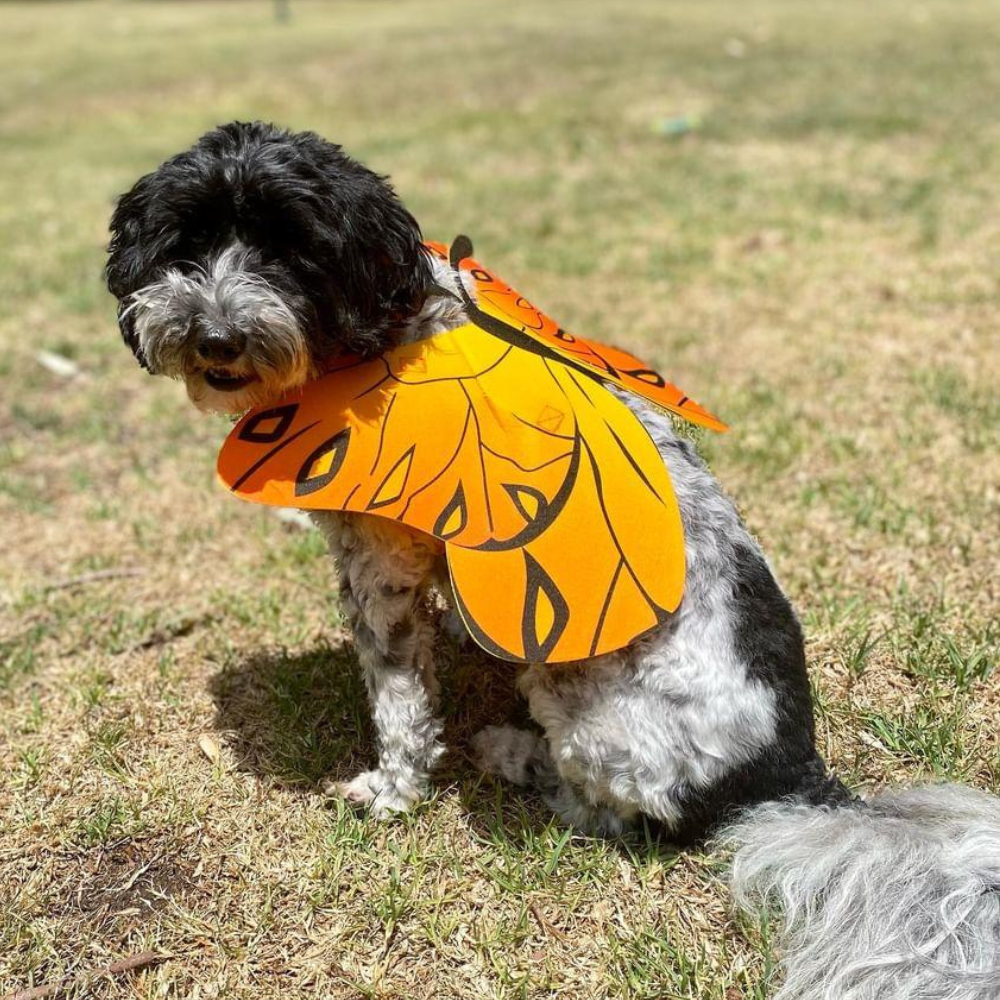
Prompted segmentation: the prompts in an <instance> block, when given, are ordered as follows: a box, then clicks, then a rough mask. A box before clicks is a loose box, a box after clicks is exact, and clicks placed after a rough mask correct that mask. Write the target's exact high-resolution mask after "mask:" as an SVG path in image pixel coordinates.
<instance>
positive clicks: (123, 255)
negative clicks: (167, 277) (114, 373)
mask: <svg viewBox="0 0 1000 1000" xmlns="http://www.w3.org/2000/svg"><path fill="white" fill-rule="evenodd" d="M152 188H153V175H152V174H147V175H146V176H145V177H143V178H141V179H140V180H138V181H137V182H136V183H135V185H134V186H133V187H132V189H131V190H130V191H128V192H126V193H125V194H123V195H122V196H121V197H120V198H119V199H118V204H117V206H116V207H115V211H114V214H113V215H112V217H111V242H110V243H109V244H108V260H107V263H106V264H105V267H104V277H105V280H106V281H107V285H108V291H110V292H111V294H112V295H114V296H115V298H116V299H118V326H119V329H120V330H121V332H122V337H123V338H124V340H125V343H126V344H128V346H129V347H130V348H131V349H132V353H133V354H134V355H135V357H136V360H137V361H138V362H139V364H140V365H142V367H143V368H146V369H148V368H149V364H148V362H147V360H146V358H145V356H144V355H143V353H142V348H141V347H140V345H139V338H138V335H137V334H136V331H135V323H134V321H133V318H132V311H131V309H130V308H129V306H130V302H129V297H130V296H131V295H132V293H133V292H134V291H136V290H137V289H139V288H141V287H142V285H143V284H144V283H145V281H144V278H145V276H146V274H147V273H148V272H149V270H150V267H151V263H152V260H151V256H150V253H149V251H148V250H147V243H146V241H145V239H144V233H145V231H146V229H147V225H146V222H147V219H148V216H149V207H150V199H151V197H152Z"/></svg>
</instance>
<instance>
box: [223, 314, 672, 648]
mask: <svg viewBox="0 0 1000 1000" xmlns="http://www.w3.org/2000/svg"><path fill="white" fill-rule="evenodd" d="M218 471H219V475H220V477H221V479H222V480H223V482H225V483H226V485H227V486H228V487H229V488H230V489H231V490H232V491H233V492H234V493H236V494H237V495H239V496H241V497H243V498H244V499H247V500H254V501H257V502H261V503H268V504H276V505H280V506H294V507H301V508H305V509H321V510H344V511H356V512H358V513H369V514H375V515H377V516H381V517H389V518H393V519H396V520H399V521H401V522H402V523H404V524H407V525H409V526H410V527H413V528H416V529H418V530H420V531H424V532H426V533H428V534H431V535H434V536H436V537H438V538H440V539H442V540H443V541H444V542H445V547H446V551H447V555H448V562H449V566H450V570H451V574H452V582H453V586H454V589H455V592H456V597H457V601H458V605H459V610H460V613H461V614H462V616H463V618H464V619H465V621H466V624H467V625H468V627H469V630H470V632H471V633H472V635H473V636H474V637H475V639H476V640H477V641H478V642H479V643H480V644H481V645H482V646H484V647H485V648H486V649H488V650H489V651H490V652H492V653H494V654H496V655H499V656H501V657H504V658H507V659H512V660H518V661H545V662H563V661H567V660H574V659H581V658H584V657H588V656H593V655H595V654H598V653H602V652H609V651H611V650H614V649H618V648H621V647H622V646H624V645H626V644H627V643H628V642H630V641H631V640H632V639H634V638H635V637H636V636H638V635H640V634H642V633H643V632H645V631H647V630H648V629H650V628H652V627H653V626H655V625H656V624H657V623H658V622H660V621H663V620H664V618H665V616H666V615H667V614H668V613H669V612H670V611H672V610H673V609H674V608H676V607H677V604H678V603H679V601H680V597H681V591H682V588H683V579H684V553H683V538H682V530H681V523H680V516H679V513H678V511H677V504H676V501H675V499H674V496H673V492H672V488H671V485H670V479H669V475H668V474H667V471H666V469H665V467H664V465H663V462H662V460H661V458H660V456H659V454H658V453H657V451H656V448H655V446H654V445H653V443H652V441H651V440H650V438H649V436H648V435H647V434H646V432H645V430H644V429H643V427H642V425H641V424H639V422H638V421H637V420H636V419H635V417H634V416H633V415H632V414H631V413H630V412H629V410H628V409H627V407H625V406H624V405H623V404H622V403H621V402H619V401H618V400H617V399H616V398H615V397H614V396H613V395H612V394H611V393H609V392H607V391H605V390H604V389H603V388H602V387H601V386H600V385H598V384H597V383H595V382H594V381H593V380H591V379H589V378H587V377H584V376H581V374H580V373H579V372H577V371H574V370H572V369H570V368H567V367H566V366H565V365H563V364H561V363H559V362H558V361H553V360H552V359H549V358H544V357H541V356H539V355H537V354H534V353H531V352H528V351H523V350H519V349H518V348H516V347H513V346H511V345H510V344H507V343H504V342H503V341H501V340H498V339H497V338H495V337H493V336H491V335H490V334H488V333H486V332H484V331H483V330H481V329H479V328H478V327H476V326H473V325H468V326H464V327H461V328H459V329H457V330H453V331H451V332H449V333H445V334H440V335H439V336H436V337H433V338H430V339H429V340H426V341H422V342H420V343H416V344H411V345H407V346H404V347H400V348H397V349H395V350H393V351H390V352H388V353H387V354H385V355H383V356H382V357H380V358H378V359H376V360H374V361H368V362H358V361H350V362H345V363H343V364H342V365H341V366H340V367H338V368H337V369H336V370H334V371H331V372H330V373H329V374H327V375H325V376H323V377H322V378H319V379H316V380H315V381H313V382H311V383H309V384H308V385H307V386H305V387H304V388H303V389H302V390H299V391H298V392H295V393H292V394H290V395H288V396H287V397H285V398H284V399H282V400H280V401H279V402H278V403H277V405H275V406H273V407H270V408H268V409H265V410H255V411H252V412H251V413H248V414H247V415H246V416H245V417H244V418H243V419H242V420H241V421H240V422H239V423H238V424H237V426H236V427H235V428H234V429H233V432H232V433H231V434H230V436H229V438H228V439H227V441H226V443H225V444H224V445H223V448H222V451H221V452H220V454H219V463H218Z"/></svg>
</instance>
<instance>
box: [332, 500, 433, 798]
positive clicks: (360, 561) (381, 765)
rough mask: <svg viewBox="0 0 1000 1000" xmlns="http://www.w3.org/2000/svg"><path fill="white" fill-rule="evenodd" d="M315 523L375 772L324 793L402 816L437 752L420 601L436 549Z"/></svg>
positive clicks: (364, 529) (404, 537)
mask: <svg viewBox="0 0 1000 1000" xmlns="http://www.w3.org/2000/svg"><path fill="white" fill-rule="evenodd" d="M316 520H317V522H318V523H319V525H320V527H321V528H322V530H323V531H324V533H325V534H326V536H327V539H328V541H329V543H330V549H331V551H332V553H333V555H334V558H335V559H336V561H337V567H338V571H339V579H340V603H341V607H342V608H343V610H344V613H345V614H346V615H347V618H348V620H349V622H350V625H351V628H352V629H353V631H354V642H355V646H356V648H357V651H358V660H359V662H360V664H361V671H362V674H363V676H364V681H365V687H366V688H367V690H368V699H369V702H370V704H371V711H372V719H373V721H374V724H375V733H376V737H377V740H378V767H377V768H375V769H374V770H372V771H364V772H362V773H361V774H359V775H358V776H357V777H356V778H354V779H353V780H351V781H348V782H339V783H336V784H335V785H334V786H333V788H332V789H331V790H333V791H336V792H337V793H338V794H340V795H343V796H344V797H345V798H346V799H348V800H349V801H351V802H358V803H365V804H368V803H370V804H371V808H372V811H373V812H374V813H375V814H376V815H387V814H389V813H393V812H405V811H406V810H407V809H409V808H410V807H411V806H413V805H414V804H415V803H416V802H418V801H419V800H420V799H421V798H423V797H424V795H426V793H427V790H428V787H429V784H430V772H431V769H432V768H433V766H434V764H435V763H436V762H437V760H438V759H439V758H440V756H441V754H442V753H443V752H444V747H443V745H442V744H441V742H440V735H441V728H442V727H441V723H440V721H439V720H438V718H437V717H436V716H435V714H434V710H435V707H436V703H437V693H438V690H437V681H436V678H435V676H434V661H433V653H434V625H433V622H432V619H431V614H430V608H429V595H428V588H429V586H430V583H431V581H432V575H433V569H434V563H435V559H436V558H437V556H438V550H439V547H440V546H439V543H437V542H436V541H435V540H434V539H432V538H429V537H428V536H426V535H422V534H420V533H418V532H414V531H411V530H410V529H408V528H406V527H404V526H403V525H400V524H399V523H397V522H395V521H389V520H387V519H384V518H378V517H372V516H366V515H358V514H354V515H352V514H335V513H329V514H320V515H316Z"/></svg>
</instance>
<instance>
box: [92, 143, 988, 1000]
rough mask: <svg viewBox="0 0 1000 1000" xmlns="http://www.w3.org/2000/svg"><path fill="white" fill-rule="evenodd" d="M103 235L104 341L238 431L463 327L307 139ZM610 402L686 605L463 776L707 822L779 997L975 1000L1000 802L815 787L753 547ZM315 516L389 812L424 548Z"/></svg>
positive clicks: (431, 736)
mask: <svg viewBox="0 0 1000 1000" xmlns="http://www.w3.org/2000/svg"><path fill="white" fill-rule="evenodd" d="M111 228H112V240H111V246H110V258H109V260H108V265H107V279H108V286H109V288H110V289H111V291H112V293H113V294H114V295H115V296H116V297H117V299H118V301H119V319H120V323H121V330H122V333H123V335H124V337H125V341H126V342H127V343H128V345H129V346H130V347H131V348H132V350H133V351H134V352H135V355H136V357H137V358H138V360H139V363H140V364H141V365H143V366H144V367H145V368H147V369H149V371H151V372H153V373H155V374H158V375H167V376H170V377H173V378H179V379H183V380H184V382H185V384H186V386H187V391H188V394H189V396H190V397H191V399H192V401H193V402H194V403H195V405H197V406H198V407H200V408H202V409H205V410H214V411H223V412H227V413H239V412H241V411H243V410H246V409H247V408H249V407H250V406H252V405H256V404H260V403H263V402H265V401H267V400H269V399H271V398H273V397H275V396H276V395H278V394H279V393H281V392H282V391H284V390H286V389H289V388H290V387H293V386H296V385H298V384H301V383H302V382H303V381H304V380H306V379H308V378H310V377H311V376H312V375H313V374H315V373H316V372H317V371H318V370H319V368H320V366H321V365H322V364H323V362H324V361H326V360H328V359H329V358H330V357H331V356H333V355H336V354H337V353H338V352H344V351H350V352H359V353H361V354H364V355H368V356H371V355H376V354H378V353H380V352H382V351H384V350H386V349H387V348H389V347H391V346H393V345H395V344H398V343H400V342H401V341H405V340H409V339H414V338H420V337H427V336H430V335H432V334H434V333H437V332H440V331H443V330H446V329H450V328H452V327H454V326H458V325H459V324H461V323H462V322H463V321H464V314H463V309H462V305H461V298H460V297H459V296H458V295H456V294H455V286H454V284H453V282H454V281H455V277H454V275H453V273H452V271H451V270H450V269H449V268H448V267H447V266H446V265H443V264H440V263H438V262H437V261H435V260H434V259H433V258H432V257H431V256H430V255H429V254H428V253H426V252H425V250H424V249H423V246H422V243H421V234H420V230H419V228H418V226H417V223H416V222H415V221H414V219H413V217H412V216H411V215H410V214H409V213H408V212H407V210H406V209H405V208H404V207H403V205H402V204H401V203H400V201H399V200H398V199H397V198H396V196H395V194H394V193H393V191H392V188H391V187H390V186H389V185H388V183H386V181H385V179H384V178H382V177H379V176H377V175H376V174H374V173H372V172H371V171H370V170H368V169H366V168H365V167H363V166H361V165H360V164H359V163H356V162H355V161H354V160H352V159H350V158H349V157H348V156H347V155H346V154H345V153H344V152H343V151H342V150H341V148H340V147H339V146H336V145H332V144H331V143H328V142H326V141H324V140H323V139H321V138H319V137H318V136H316V135H314V134H312V133H299V134H292V133H288V132H285V131H282V130H280V129H277V128H275V127H273V126H270V125H264V124H260V123H254V124H240V123H234V124H231V125H226V126H224V127H221V128H217V129H215V130H214V131H212V132H209V133H208V134H207V135H205V136H204V137H203V138H202V139H201V140H200V141H199V142H198V143H197V144H196V145H195V146H194V147H193V148H192V149H190V150H188V151H187V152H184V153H181V154H180V155H178V156H175V157H173V158H172V159H170V160H168V161H167V162H166V163H164V164H163V165H162V166H161V167H160V168H159V169H157V170H156V171H154V172H153V173H151V174H149V175H148V176H146V177H143V178H142V179H141V180H139V181H138V183H136V185H135V186H134V187H133V188H132V190H131V191H129V192H128V193H127V194H125V195H124V196H123V197H122V198H121V200H120V201H119V203H118V207H117V210H116V211H115V213H114V218H113V220H112V223H111ZM470 291H471V290H470ZM628 403H629V405H630V406H631V408H632V409H633V411H634V412H635V413H636V415H637V416H638V418H639V419H640V420H641V421H642V423H643V424H644V425H645V427H646V428H647V430H648V431H649V433H650V435H651V436H652V438H653V440H654V441H655V443H656V445H657V447H658V448H659V450H660V453H661V454H662V456H663V461H664V462H665V463H666V464H667V467H668V468H669V471H670V476H671V478H672V480H673V483H674V487H675V490H676V493H677V498H678V501H679V503H680V509H681V515H682V518H683V522H684V529H685V538H686V554H687V574H688V575H687V583H686V592H685V595H684V599H683V602H682V603H681V605H680V607H679V608H678V610H677V612H676V613H675V614H674V615H673V616H672V618H671V619H670V621H669V622H668V623H667V624H666V625H664V626H663V627H661V628H658V629H657V630H655V631H654V632H653V633H651V634H648V635H646V636H644V637H643V638H642V639H641V640H639V641H637V642H635V643H634V645H633V646H632V647H631V648H629V649H627V650H624V651H621V652H618V653H614V654H611V655H607V656H601V657H598V658H595V659H593V660H590V661H588V662H584V663H578V664H569V665H560V666H541V665H540V666H529V667H528V668H526V669H525V670H524V671H523V672H522V674H521V675H520V679H519V682H518V687H519V689H520V692H521V694H522V695H524V697H525V698H527V700H528V704H529V706H530V711H531V715H532V717H533V719H534V721H535V722H536V723H537V725H538V730H537V731H529V730H518V729H514V728H510V727H491V728H489V729H486V730H485V731H483V732H481V733H480V734H479V735H478V736H477V737H476V738H475V750H476V753H477V755H478V758H479V759H480V760H481V762H482V766H483V767H484V768H485V769H486V770H488V771H490V772H492V773H494V774H498V775H501V776H503V777H504V778H506V779H508V780H510V781H512V782H513V783H515V784H519V785H531V786H534V787H536V788H537V789H539V790H540V791H541V793H542V794H543V795H544V796H545V798H546V799H547V800H548V801H549V802H550V803H551V805H552V807H553V809H555V810H556V812H557V813H558V814H559V815H560V816H562V817H563V818H564V819H565V820H566V821H567V822H568V823H571V824H572V825H573V826H575V827H578V828H579V829H581V830H586V831H592V832H599V833H604V834H614V833H616V832H618V831H621V830H622V829H623V828H625V827H626V826H627V825H628V824H629V823H631V822H632V821H634V820H636V819H637V818H638V817H640V816H642V815H646V816H649V817H654V818H655V819H656V820H659V821H660V822H662V823H663V824H664V825H665V827H666V828H667V829H668V830H669V831H671V832H672V833H673V835H674V836H675V837H677V838H678V839H679V840H680V839H688V838H691V837H696V836H698V835H700V834H702V833H703V832H705V831H708V830H712V829H714V828H716V827H720V826H722V827H723V829H722V834H721V839H722V841H723V842H725V843H727V844H729V845H730V846H732V847H733V848H734V849H735V861H734V864H733V868H732V885H733V888H734V891H735V894H736V897H737V899H738V900H739V902H740V903H741V904H742V905H744V906H747V907H751V906H759V905H762V903H769V904H774V903H776V904H778V906H780V908H781V910H782V911H783V921H784V926H785V936H784V939H783V950H784V955H785V959H784V964H785V976H784V984H783V986H782V987H781V989H780V990H779V992H778V993H777V997H779V998H782V1000H792V998H794V1000H821V998H822V1000H841V998H845V1000H846V998H851V1000H888V998H904V997H905V998H913V1000H916V998H922V1000H944V998H949V1000H952V998H953V1000H997V998H1000V801H998V800H996V799H994V798H992V797H991V796H988V795H986V794H984V793H980V792H975V791H972V790H969V789H963V788H960V787H956V786H937V787H927V788H919V789H911V790H906V791H892V792H888V793H884V794H881V795H876V796H874V797H872V798H869V799H867V800H865V801H862V800H859V799H856V798H853V797H852V796H851V795H850V794H849V793H848V791H847V790H846V789H845V788H844V786H843V785H841V783H840V782H839V781H838V780H837V779H836V778H834V777H833V776H831V775H830V773H829V772H828V771H827V769H826V766H825V764H824V763H823V761H822V760H821V759H820V757H819V756H818V754H817V752H816V747H815V740H814V727H813V718H812V708H811V700H810V691H809V681H808V678H807V676H806V665H805V659H804V655H803V641H802V632H801V629H800V627H799V623H798V621H797V619H796V617H795V614H794V612H793V611H792V608H791V606H790V605H789V603H788V601H787V599H786V598H785V596H784V595H783V594H782V592H781V590H780V588H779V587H778V584H777V583H776V582H775V580H774V577H773V575H772V573H771V570H770V569H769V568H768V564H767V562H766V560H765V558H764V556H763V555H762V554H761V552H760V550H759V549H758V547H757V545H756V544H755V542H754V540H753V539H752V538H751V537H750V535H749V534H748V533H747V530H746V528H745V527H744V525H743V524H742V522H741V521H740V518H739V515H738V514H737V512H736V509H735V507H734V506H733V503H732V502H731V501H730V500H729V499H728V498H727V497H726V495H725V494H724V493H723V492H722V490H721V489H720V488H719V485H718V484H717V483H716V481H715V480H714V479H713V478H712V476H711V474H710V473H709V471H708V469H707V468H706V467H705V465H704V464H703V463H702V462H701V460H700V459H699V458H698V457H697V455H696V454H695V453H694V451H693V450H692V449H691V447H690V446H689V445H688V444H687V443H685V442H684V441H683V440H681V439H679V438H678V437H677V436H676V435H675V433H674V431H673V429H672V427H671V424H670V421H669V420H668V419H665V418H664V417H663V416H661V415H660V414H658V413H656V412H653V411H652V410H651V409H650V408H649V407H648V406H646V404H645V403H644V402H643V401H641V400H639V399H635V398H630V399H629V400H628ZM314 517H315V518H316V520H317V522H318V523H319V526H320V528H321V529H322V531H323V532H324V533H325V535H326V537H327V538H328V539H329V543H330V548H331V550H332V552H333V555H334V557H335V559H336V563H337V566H338V570H339V580H340V600H341V602H342V604H343V606H344V608H345V610H346V612H347V614H348V616H349V618H350V621H351V623H352V626H353V630H354V637H355V642H356V645H357V651H358V657H359V660H360V663H361V669H362V671H363V673H364V679H365V684H366V686H367V691H368V696H369V698H370V701H371V711H372V715H373V717H374V724H375V729H376V732H377V734H378V766H377V767H376V768H375V769H374V770H372V771H367V772H365V773H363V774H359V775H358V776H357V777H356V778H355V779H354V780H353V781H351V782H349V783H347V784H346V785H343V786H340V787H339V789H338V791H339V792H340V793H341V794H343V795H344V796H346V797H347V798H348V799H350V800H352V801H355V802H361V803H370V804H371V808H372V809H373V810H374V811H375V812H376V813H379V814H382V813H389V812H393V811H401V810H406V809H408V808H409V807H411V806H412V805H413V804H414V803H416V802H418V801H419V800H420V798H421V797H422V796H423V795H424V794H425V793H426V792H427V790H428V784H429V781H430V776H431V773H432V771H433V769H434V765H435V762H436V761H438V760H439V758H440V757H441V754H442V751H443V747H442V743H441V731H442V727H441V723H440V721H439V719H438V717H437V715H436V714H435V713H436V708H435V706H436V703H437V684H436V681H435V677H434V662H433V655H432V652H433V646H434V641H433V640H434V634H433V633H434V626H433V620H434V619H433V616H432V614H431V613H430V604H431V596H432V591H433V590H434V588H435V587H436V585H437V584H438V583H440V582H441V580H442V576H441V574H442V565H443V564H442V560H441V551H440V548H439V546H438V544H437V542H436V541H435V540H434V539H431V538H428V537H426V536H423V535H421V534H420V533H418V532H415V531H413V530H411V529H408V528H405V527H403V526H402V525H399V524H396V523H395V522H390V521H386V520H383V519H379V518H377V517H370V516H365V515H356V514H340V513H321V514H318V515H314ZM727 824H728V825H727Z"/></svg>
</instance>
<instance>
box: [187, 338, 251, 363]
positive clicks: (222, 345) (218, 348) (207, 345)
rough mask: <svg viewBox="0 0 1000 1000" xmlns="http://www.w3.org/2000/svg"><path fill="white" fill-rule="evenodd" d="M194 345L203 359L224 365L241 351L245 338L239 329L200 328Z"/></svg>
mask: <svg viewBox="0 0 1000 1000" xmlns="http://www.w3.org/2000/svg"><path fill="white" fill-rule="evenodd" d="M196 346H197V349H198V354H199V355H200V356H201V357H202V358H203V359H204V360H205V361H211V362H213V363H215V364H220V365H224V364H228V363H229V362H230V361H235V360H236V359H237V358H238V357H239V356H240V355H241V354H242V353H243V349H244V348H245V347H246V346H247V338H246V335H245V334H243V333H241V332H240V331H239V330H201V331H200V332H199V333H198V339H197V341H196Z"/></svg>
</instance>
